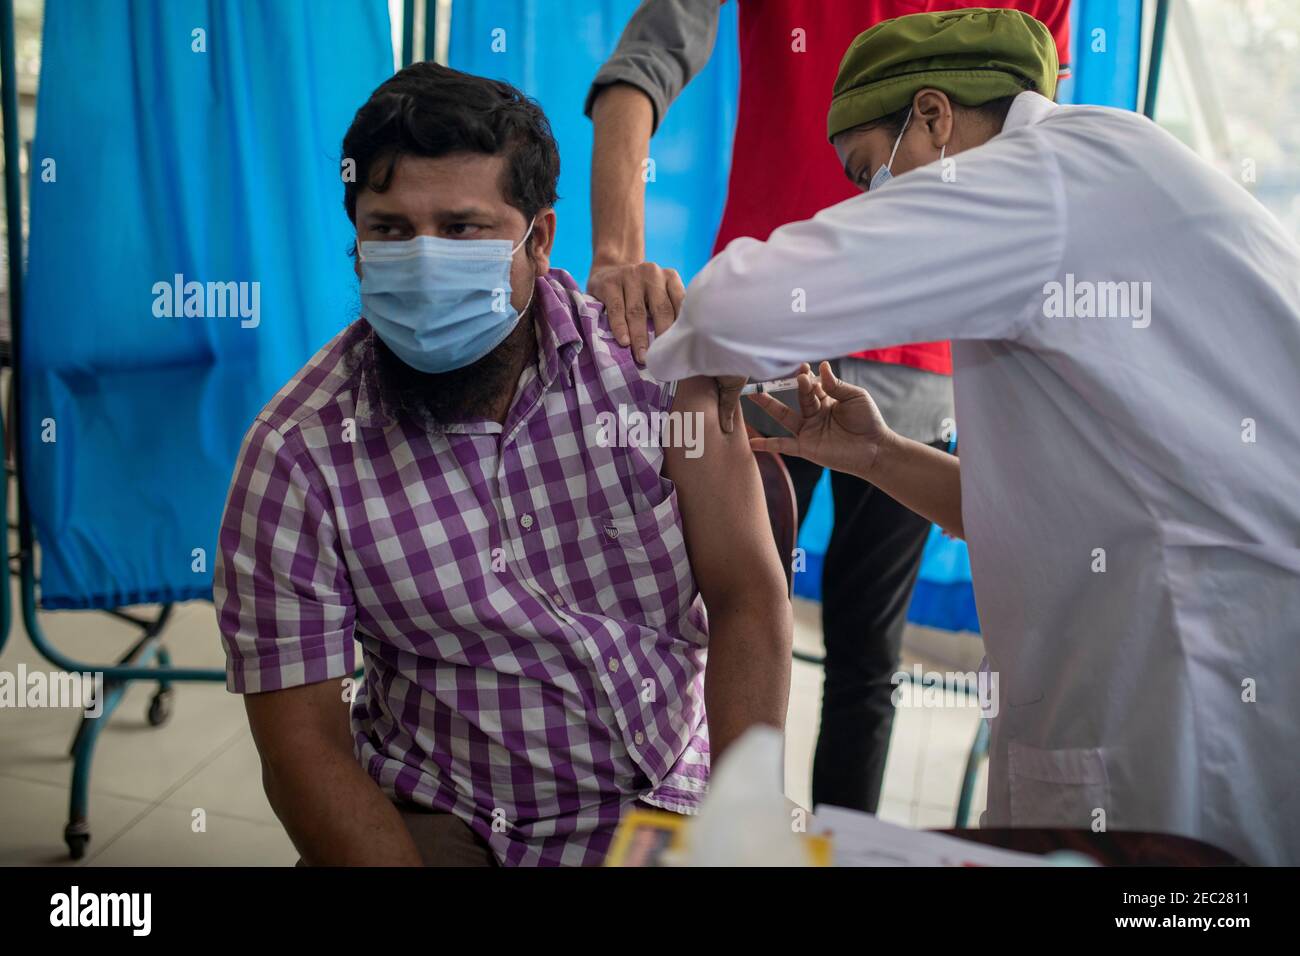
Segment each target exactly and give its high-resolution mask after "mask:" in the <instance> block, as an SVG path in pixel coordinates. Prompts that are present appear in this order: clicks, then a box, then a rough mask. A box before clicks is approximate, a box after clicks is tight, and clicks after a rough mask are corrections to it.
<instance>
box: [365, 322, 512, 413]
mask: <svg viewBox="0 0 1300 956" xmlns="http://www.w3.org/2000/svg"><path fill="white" fill-rule="evenodd" d="M535 347H536V339H535V332H534V330H533V319H532V310H531V309H528V310H527V311H525V313H524V314H523V315H522V316H520V318H519V322H518V323H517V324H516V325H515V327H514V328H513V329H512V330H511V331H510V334H509V335H507V336H506V337H505V340H504V341H503V342H502V343H501V344H500V345H498V346H497V347H496V348H494V349H493V350H492V351H491V352H489V353H488V354H487V355H485V356H483V357H482V358H481V359H479V360H478V361H477V362H473V363H471V364H469V365H466V366H464V367H463V368H456V369H452V370H451V371H449V372H421V371H420V370H419V369H415V368H412V367H411V366H409V365H407V364H406V363H405V362H403V361H402V360H401V359H400V358H398V357H397V355H395V354H394V353H393V351H392V349H390V348H389V347H388V346H387V345H385V344H384V342H383V340H382V339H380V338H379V336H378V335H376V334H374V333H373V332H372V333H371V335H370V348H369V349H368V352H369V355H364V356H363V358H362V361H363V362H364V363H365V364H366V365H367V367H368V368H369V369H370V370H371V371H372V372H373V373H374V374H373V375H372V376H371V379H372V380H373V381H374V383H375V388H376V390H377V395H378V398H379V401H380V404H381V406H382V407H383V409H384V410H385V411H387V412H388V413H390V414H391V415H393V416H394V417H396V418H401V419H405V420H406V421H408V422H410V423H411V424H414V425H415V426H416V427H418V428H421V429H425V430H436V429H438V428H440V427H442V426H444V425H448V424H451V423H453V422H464V421H470V420H472V419H476V418H486V417H488V416H490V415H491V414H492V411H493V408H494V406H496V404H497V403H498V402H499V401H500V399H501V396H502V395H503V394H504V393H507V392H510V391H512V390H513V389H514V386H515V383H516V382H517V381H518V380H519V374H520V372H521V371H523V368H524V366H525V364H526V363H527V361H528V360H529V358H530V357H531V353H532V351H533V350H534V348H535Z"/></svg>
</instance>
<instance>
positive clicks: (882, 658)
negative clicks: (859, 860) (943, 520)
mask: <svg viewBox="0 0 1300 956" xmlns="http://www.w3.org/2000/svg"><path fill="white" fill-rule="evenodd" d="M936 447H944V446H943V445H942V444H939V445H937V446H936ZM785 463H786V465H787V466H788V467H789V469H790V477H791V479H792V480H793V482H794V488H795V495H796V497H797V499H798V502H799V521H800V523H801V524H802V523H803V519H804V517H805V515H807V513H808V505H809V503H810V502H811V501H812V493H813V488H814V487H815V486H816V484H817V480H818V479H819V478H820V477H821V473H822V468H821V466H820V465H814V464H812V463H811V462H808V461H805V460H804V459H802V458H790V457H786V458H785ZM831 491H832V493H833V497H834V499H835V524H834V528H833V530H832V532H831V541H830V545H829V547H828V548H827V550H826V560H825V563H824V564H823V566H822V631H823V633H824V635H825V641H826V668H825V676H824V684H823V691H822V719H821V732H820V733H819V734H818V737H817V750H816V753H815V755H814V757H813V780H812V799H813V804H814V806H815V805H817V804H821V803H825V804H830V805H833V806H839V807H851V808H853V809H855V810H865V811H868V812H870V813H875V812H876V809H877V806H878V805H879V803H880V788H881V783H882V781H883V779H884V776H885V757H886V755H887V754H888V753H889V734H890V731H891V730H892V729H893V725H894V705H893V701H892V700H891V699H890V698H891V695H892V694H893V690H894V685H893V683H892V682H891V678H892V676H893V675H894V673H895V672H896V671H897V670H898V658H899V651H900V649H901V647H902V643H903V626H904V623H905V621H906V617H907V605H908V602H909V601H910V600H911V597H912V586H913V585H914V584H915V583H916V572H917V570H918V569H919V568H920V566H921V552H922V550H923V549H924V547H925V539H926V536H927V535H928V534H929V531H930V523H929V522H928V521H926V520H925V519H924V518H922V517H921V516H920V515H917V514H916V513H915V512H912V511H909V510H908V509H906V508H904V507H903V506H902V505H900V504H899V503H898V502H896V501H895V500H894V499H893V498H891V497H889V496H888V495H887V494H885V493H884V492H883V491H879V490H878V489H876V488H875V487H873V486H872V485H869V484H867V483H866V482H865V481H862V480H861V479H860V478H854V477H851V476H849V475H844V474H840V473H839V472H832V473H831Z"/></svg>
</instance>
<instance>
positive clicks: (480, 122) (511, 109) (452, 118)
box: [343, 62, 560, 224]
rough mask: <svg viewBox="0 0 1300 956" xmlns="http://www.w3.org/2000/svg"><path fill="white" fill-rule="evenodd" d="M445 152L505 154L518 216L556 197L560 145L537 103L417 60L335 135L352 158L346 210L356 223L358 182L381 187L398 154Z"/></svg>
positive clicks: (509, 195)
mask: <svg viewBox="0 0 1300 956" xmlns="http://www.w3.org/2000/svg"><path fill="white" fill-rule="evenodd" d="M452 153H484V154H487V155H492V156H496V155H503V156H505V158H506V172H505V182H503V183H502V184H501V191H502V193H504V194H505V198H506V202H507V203H509V204H510V205H511V206H513V207H514V208H516V209H518V210H519V211H520V212H521V213H523V215H524V218H525V219H528V220H531V219H532V218H533V217H534V216H535V215H537V212H538V210H540V209H543V208H545V207H547V206H553V205H555V201H556V199H558V198H559V197H558V196H557V195H556V185H557V184H558V182H559V179H560V151H559V149H558V148H557V147H556V145H555V137H554V136H553V135H552V134H551V124H550V123H549V122H548V121H547V119H546V114H545V113H543V112H542V109H541V107H540V106H538V105H537V103H536V102H535V101H533V100H531V99H529V98H528V97H527V96H525V95H524V94H523V93H521V92H520V91H519V90H517V89H515V88H514V87H513V86H511V85H510V84H509V83H503V82H501V81H500V80H489V79H486V78H485V77H481V76H471V75H470V74H468V73H462V72H460V71H459V70H453V69H451V68H450V67H446V66H442V65H440V64H437V63H428V62H423V63H414V64H412V65H411V66H408V67H407V68H406V69H404V70H402V71H401V72H399V73H396V74H394V75H393V76H391V77H389V78H388V79H387V80H385V81H384V82H383V83H382V84H381V85H380V86H379V88H378V89H376V90H375V92H374V93H372V94H370V99H369V100H367V101H366V103H365V105H364V106H362V107H361V109H359V110H357V115H356V116H355V117H354V118H353V120H352V125H351V126H350V127H348V132H347V135H346V136H344V137H343V158H344V159H345V160H347V159H351V160H352V161H353V162H355V164H356V166H355V170H354V171H355V176H353V177H349V178H348V179H345V181H344V184H343V206H344V208H345V209H346V210H347V213H348V218H349V219H351V220H352V222H353V223H354V224H355V223H356V221H357V195H358V194H359V193H360V192H361V190H362V189H364V188H370V189H372V190H374V191H375V192H380V193H382V192H384V191H385V190H387V189H388V187H389V186H390V185H391V184H392V181H393V170H394V168H395V167H396V165H397V160H398V158H400V157H401V156H405V155H409V156H425V157H430V158H436V157H439V156H447V155H450V154H452Z"/></svg>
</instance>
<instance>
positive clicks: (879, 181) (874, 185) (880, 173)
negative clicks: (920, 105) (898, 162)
mask: <svg viewBox="0 0 1300 956" xmlns="http://www.w3.org/2000/svg"><path fill="white" fill-rule="evenodd" d="M910 122H912V108H911V107H910V106H909V107H908V108H907V119H905V120H903V128H902V129H900V130H899V131H898V138H897V139H896V140H894V148H893V149H892V150H890V152H889V162H887V163H885V165H883V166H881V167H880V168H879V169H877V170H876V174H875V175H874V176H872V177H871V182H870V183H869V184H868V185H867V192H869V193H873V192H875V191H876V190H877V189H879V188H880V187H881V186H883V185H885V183H887V182H889V181H890V180H891V179H893V178H894V174H893V173H892V172H890V171H889V167H890V166H893V165H894V157H895V156H897V155H898V144H899V143H901V142H902V141H903V134H904V133H906V132H907V124H908V123H910Z"/></svg>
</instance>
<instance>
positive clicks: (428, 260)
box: [359, 219, 536, 372]
mask: <svg viewBox="0 0 1300 956" xmlns="http://www.w3.org/2000/svg"><path fill="white" fill-rule="evenodd" d="M533 222H536V220H535V219H534V221H533ZM533 222H530V223H529V224H528V231H527V232H526V233H524V238H523V239H521V240H520V241H519V244H518V245H512V244H511V242H510V240H509V239H440V238H438V237H436V236H416V237H415V238H414V239H404V240H401V241H399V242H363V243H361V244H360V249H359V253H360V257H361V310H362V314H363V315H364V316H365V317H366V321H367V322H369V323H370V325H371V327H372V328H373V329H374V330H375V334H377V335H378V336H379V337H380V338H381V339H382V340H383V342H384V344H385V345H387V346H388V347H389V348H390V349H392V350H393V353H394V354H395V355H396V356H397V357H398V358H400V359H401V360H402V361H403V362H405V363H406V364H407V365H409V366H411V367H412V368H415V369H419V370H420V371H421V372H450V371H451V370H452V369H457V368H464V367H465V366H466V365H472V364H473V363H475V362H477V361H478V360H479V359H481V358H482V357H483V356H485V355H487V354H488V353H489V352H491V351H492V350H493V349H494V348H496V347H497V346H498V345H500V344H501V343H502V342H504V341H505V339H506V336H508V335H509V334H510V333H511V332H512V331H514V328H515V326H516V325H518V324H519V313H518V312H516V311H515V307H514V306H513V305H511V304H510V293H511V290H510V265H511V263H512V262H514V257H515V253H516V252H518V251H519V250H520V249H521V248H523V245H524V243H525V242H527V241H528V237H529V236H530V235H532V232H533ZM532 301H533V297H532V295H529V297H528V304H529V305H531V304H532ZM524 311H525V312H527V311H528V305H525V306H524Z"/></svg>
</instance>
